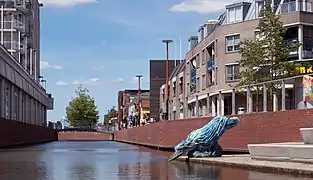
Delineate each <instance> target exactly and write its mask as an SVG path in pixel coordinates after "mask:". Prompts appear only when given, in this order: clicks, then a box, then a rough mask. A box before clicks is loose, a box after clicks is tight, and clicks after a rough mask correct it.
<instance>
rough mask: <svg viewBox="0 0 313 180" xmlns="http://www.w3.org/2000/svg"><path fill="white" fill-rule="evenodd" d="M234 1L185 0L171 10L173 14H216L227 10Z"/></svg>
mask: <svg viewBox="0 0 313 180" xmlns="http://www.w3.org/2000/svg"><path fill="white" fill-rule="evenodd" d="M233 2H234V0H218V1H217V0H185V1H184V2H182V3H179V4H176V5H174V6H172V7H171V8H170V11H172V12H197V13H200V14H206V13H215V12H219V11H222V10H224V9H225V6H226V5H227V4H231V3H233Z"/></svg>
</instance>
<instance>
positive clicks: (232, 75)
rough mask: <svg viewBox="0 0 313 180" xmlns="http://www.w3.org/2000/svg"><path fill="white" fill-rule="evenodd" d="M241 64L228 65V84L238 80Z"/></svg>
mask: <svg viewBox="0 0 313 180" xmlns="http://www.w3.org/2000/svg"><path fill="white" fill-rule="evenodd" d="M239 68H240V66H239V64H232V65H226V82H227V81H235V80H238V76H237V75H238V73H239Z"/></svg>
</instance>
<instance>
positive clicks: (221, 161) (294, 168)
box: [178, 155, 313, 177]
mask: <svg viewBox="0 0 313 180" xmlns="http://www.w3.org/2000/svg"><path fill="white" fill-rule="evenodd" d="M186 159H187V157H186V156H182V157H180V158H178V161H186ZM189 162H194V163H203V164H210V165H224V166H231V167H233V168H244V169H247V170H257V171H262V172H268V173H288V174H293V175H305V176H312V177H313V164H305V163H296V162H278V161H263V160H254V159H251V157H250V155H224V156H222V157H212V158H191V159H189Z"/></svg>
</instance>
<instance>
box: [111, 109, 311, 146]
mask: <svg viewBox="0 0 313 180" xmlns="http://www.w3.org/2000/svg"><path fill="white" fill-rule="evenodd" d="M237 117H239V118H240V120H241V122H240V124H239V125H238V126H237V127H235V128H233V129H230V130H229V131H227V132H226V133H225V134H224V135H223V137H222V138H221V139H220V144H221V146H222V147H223V148H224V149H225V150H238V151H239V150H240V151H241V150H244V151H247V144H250V143H271V142H288V141H302V139H301V136H300V131H299V128H301V127H312V126H313V109H303V110H289V111H280V112H266V113H251V114H245V115H237ZM210 120H211V118H209V117H205V118H194V119H184V120H171V121H162V122H159V123H154V124H148V125H146V126H141V127H136V128H132V129H127V130H123V131H119V132H116V133H115V136H114V137H115V140H118V141H124V142H131V143H137V144H143V145H150V146H155V147H173V146H175V145H176V144H177V143H178V142H180V141H181V140H183V139H185V137H186V136H187V135H188V134H189V133H190V132H191V131H192V130H194V129H197V128H200V127H201V126H203V125H204V124H206V123H207V122H209V121H210Z"/></svg>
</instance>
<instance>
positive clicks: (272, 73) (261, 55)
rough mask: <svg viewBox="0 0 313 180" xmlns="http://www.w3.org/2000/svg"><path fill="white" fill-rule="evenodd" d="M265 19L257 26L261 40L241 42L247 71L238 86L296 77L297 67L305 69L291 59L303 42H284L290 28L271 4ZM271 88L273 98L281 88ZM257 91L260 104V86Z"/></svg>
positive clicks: (241, 62) (272, 86)
mask: <svg viewBox="0 0 313 180" xmlns="http://www.w3.org/2000/svg"><path fill="white" fill-rule="evenodd" d="M261 16H262V18H261V19H260V20H259V25H258V27H257V30H258V34H259V37H256V39H255V40H249V39H247V40H244V41H243V42H241V47H240V53H241V60H240V61H239V64H240V66H241V67H242V68H243V70H242V71H241V72H240V73H239V74H238V78H239V79H240V82H239V84H238V85H237V87H238V86H244V85H253V84H256V83H260V82H265V81H272V80H276V79H281V78H285V77H290V76H294V75H297V71H296V69H297V67H299V66H301V64H300V63H296V62H292V61H289V60H288V59H289V56H290V53H291V52H294V51H297V49H298V47H299V43H297V42H293V43H288V42H286V41H285V40H284V35H285V32H286V29H285V28H284V27H283V23H282V22H281V21H280V19H279V16H277V15H276V14H275V11H273V9H272V7H271V4H270V3H269V2H267V3H266V5H265V7H264V9H262V11H261ZM267 87H268V88H269V90H270V91H269V93H270V94H271V96H270V97H271V98H272V94H273V92H275V89H276V88H277V86H275V85H274V83H270V84H267ZM255 89H256V91H255V93H256V98H257V99H256V100H257V102H258V99H259V98H258V95H259V92H260V87H259V86H257V87H255Z"/></svg>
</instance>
